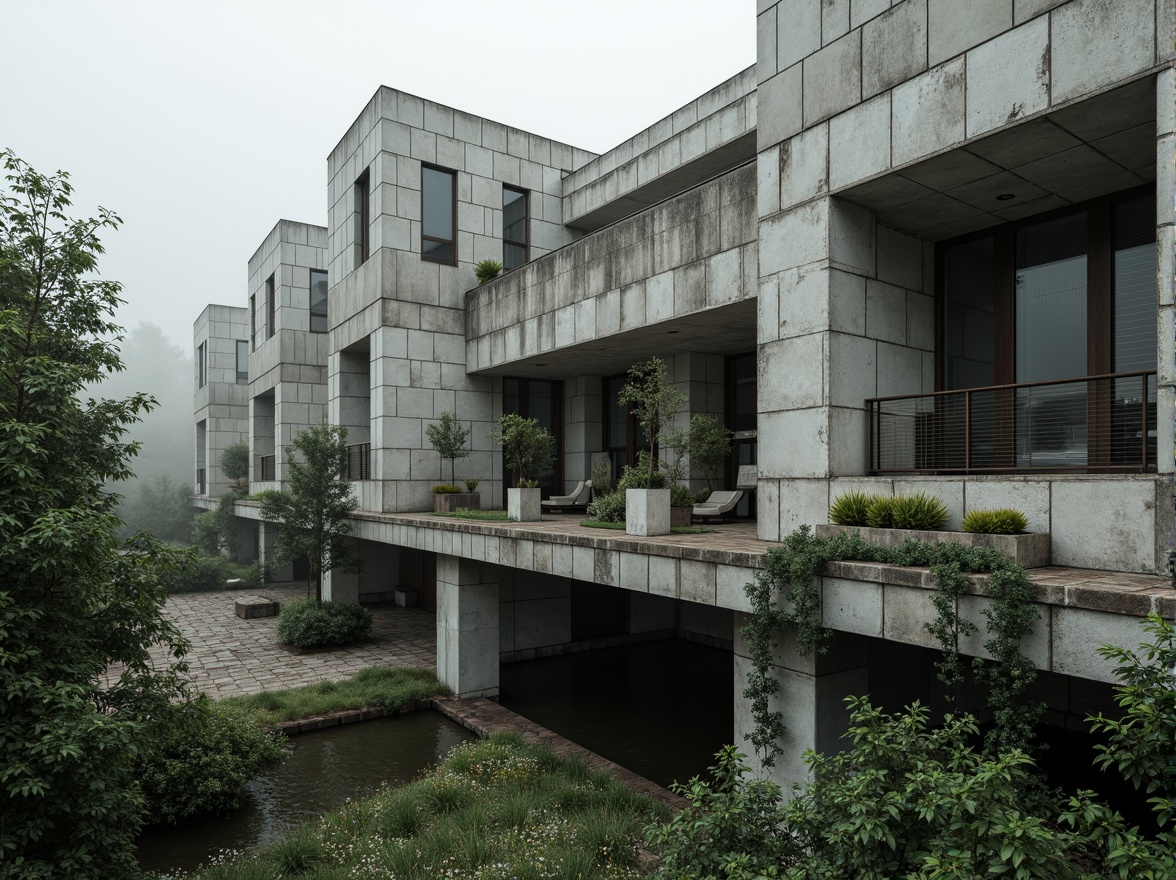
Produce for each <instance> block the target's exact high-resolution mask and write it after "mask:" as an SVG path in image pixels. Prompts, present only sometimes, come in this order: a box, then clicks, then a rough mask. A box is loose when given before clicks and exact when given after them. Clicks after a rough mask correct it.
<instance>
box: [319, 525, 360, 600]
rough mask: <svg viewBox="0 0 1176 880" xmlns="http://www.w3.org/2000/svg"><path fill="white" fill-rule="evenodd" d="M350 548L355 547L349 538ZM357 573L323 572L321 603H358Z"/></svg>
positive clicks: (334, 570) (337, 570)
mask: <svg viewBox="0 0 1176 880" xmlns="http://www.w3.org/2000/svg"><path fill="white" fill-rule="evenodd" d="M348 541H349V542H350V543H351V545H352V548H354V547H355V545H356V541H355V539H354V538H349V539H348ZM359 578H360V574H359V572H354V571H344V570H343V569H341V568H333V569H331V570H330V571H324V572H323V601H324V602H358V601H359Z"/></svg>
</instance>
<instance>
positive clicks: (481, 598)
mask: <svg viewBox="0 0 1176 880" xmlns="http://www.w3.org/2000/svg"><path fill="white" fill-rule="evenodd" d="M498 643H499V638H498V575H497V573H496V571H495V570H494V568H493V566H490V565H484V564H481V563H477V562H472V561H470V560H467V559H461V558H459V557H457V556H448V555H442V554H438V555H437V677H438V678H439V679H441V681H443V682H444V683H445V684H446V685H448V686H449V687H450V688H451V689H452V690H453V692H454V693H455V694H457V696H459V697H496V696H498V650H499V644H498Z"/></svg>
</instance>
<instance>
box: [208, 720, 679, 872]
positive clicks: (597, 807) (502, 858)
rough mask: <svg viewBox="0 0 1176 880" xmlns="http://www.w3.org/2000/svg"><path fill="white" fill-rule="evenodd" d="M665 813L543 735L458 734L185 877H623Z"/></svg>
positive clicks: (661, 806) (661, 807)
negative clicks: (360, 793)
mask: <svg viewBox="0 0 1176 880" xmlns="http://www.w3.org/2000/svg"><path fill="white" fill-rule="evenodd" d="M569 804H575V809H570V808H569ZM667 818H668V810H667V809H666V807H665V805H663V804H661V803H658V802H656V801H653V800H650V799H648V798H644V797H641V796H639V795H636V794H633V793H632V792H631V791H629V790H628V789H627V788H625V787H624V786H623V785H621V784H620V783H619V782H616V781H615V780H613V779H611V777H608V776H606V775H603V774H601V773H599V772H595V771H590V770H588V769H587V768H586V767H584V765H583V764H582V763H580V762H579V761H575V760H574V759H569V758H561V757H558V756H556V755H554V754H553V753H552V751H551V749H550V747H548V746H541V745H529V744H524V743H523V742H522V741H521V740H520V739H519V738H518V737H517V736H512V735H505V736H504V735H495V736H492V737H489V738H488V739H484V740H480V741H478V742H474V743H468V744H465V745H462V746H459V747H458V748H457V749H455V750H454V751H453V752H451V753H450V756H449V757H448V758H446V760H445V761H444V762H443V763H442V764H441V765H440V766H439V767H437V768H436V769H435V770H433V771H431V772H429V773H426V774H425V775H423V776H422V777H421V778H420V779H418V780H417V781H415V782H413V783H410V784H409V785H406V786H401V787H398V788H384V789H381V790H380V791H379V792H378V793H377V794H375V795H373V796H372V797H370V798H365V799H363V800H360V801H353V802H350V803H348V804H347V806H345V807H344V808H343V809H342V810H341V811H339V812H337V813H333V814H330V815H327V816H324V817H323V818H322V819H321V820H320V821H318V822H316V823H311V824H309V825H307V826H305V827H304V828H303V829H302V831H300V832H298V833H297V834H296V835H295V836H294V837H293V838H290V839H288V840H286V841H283V842H282V843H279V844H276V845H274V846H271V847H270V848H269V849H267V850H263V851H261V852H260V853H258V854H256V855H252V856H249V857H247V858H240V859H237V860H236V861H228V862H226V863H225V864H222V865H220V866H217V867H215V868H210V869H208V870H206V871H204V872H202V873H199V874H197V875H196V880H229V878H242V880H252V878H261V877H266V878H270V877H277V876H307V877H312V876H313V877H315V878H334V877H343V876H394V877H396V878H397V880H425V878H430V880H431V878H435V877H442V876H444V877H479V878H482V880H513V878H528V880H529V878H536V880H538V878H540V877H543V878H568V880H572V878H581V880H582V878H584V877H593V878H601V880H622V878H626V880H627V878H633V877H636V876H639V875H638V873H637V871H636V870H635V866H636V863H637V851H638V847H640V846H641V845H642V842H643V835H642V829H643V827H644V825H645V824H647V823H648V822H650V821H651V820H653V821H665V820H666V819H667Z"/></svg>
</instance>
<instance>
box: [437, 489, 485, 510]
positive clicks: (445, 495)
mask: <svg viewBox="0 0 1176 880" xmlns="http://www.w3.org/2000/svg"><path fill="white" fill-rule="evenodd" d="M459 507H464V508H466V509H468V510H481V509H482V494H481V493H480V492H434V493H433V512H434V513H453V512H454V511H455V510H457V509H458V508H459Z"/></svg>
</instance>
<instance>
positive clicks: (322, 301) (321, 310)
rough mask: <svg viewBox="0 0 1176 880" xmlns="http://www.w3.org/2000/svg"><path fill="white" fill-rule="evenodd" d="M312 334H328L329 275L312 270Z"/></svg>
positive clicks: (319, 270) (318, 270)
mask: <svg viewBox="0 0 1176 880" xmlns="http://www.w3.org/2000/svg"><path fill="white" fill-rule="evenodd" d="M310 332H311V333H326V332H327V273H326V272H324V271H322V270H321V269H311V270H310Z"/></svg>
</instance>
